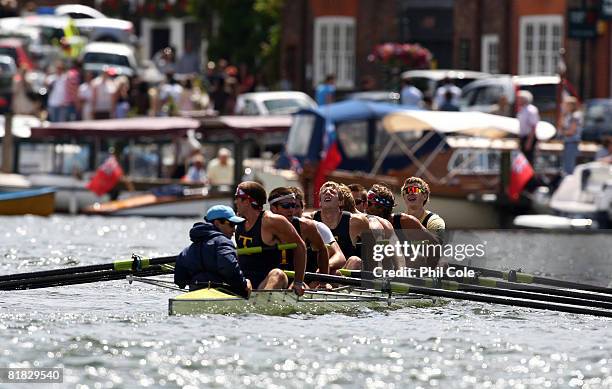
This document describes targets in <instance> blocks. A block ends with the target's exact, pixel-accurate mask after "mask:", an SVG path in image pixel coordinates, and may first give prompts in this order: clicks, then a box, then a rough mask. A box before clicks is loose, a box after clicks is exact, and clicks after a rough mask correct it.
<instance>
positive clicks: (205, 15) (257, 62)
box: [189, 0, 284, 74]
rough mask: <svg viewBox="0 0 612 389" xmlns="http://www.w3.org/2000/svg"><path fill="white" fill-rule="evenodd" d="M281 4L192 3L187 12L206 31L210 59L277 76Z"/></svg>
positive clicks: (267, 0)
mask: <svg viewBox="0 0 612 389" xmlns="http://www.w3.org/2000/svg"><path fill="white" fill-rule="evenodd" d="M283 1H284V0H209V1H198V0H191V2H190V7H189V10H190V13H191V14H192V15H194V16H196V17H197V18H198V19H200V20H201V21H202V22H204V24H205V25H206V26H207V27H208V32H209V34H208V37H209V46H208V56H209V58H211V59H213V60H218V59H220V58H225V59H227V60H228V61H230V62H231V63H234V64H240V63H245V64H247V65H248V66H249V68H250V69H256V70H258V71H262V70H264V69H265V72H266V73H273V74H276V73H278V56H279V55H278V53H279V42H280V11H281V8H282V4H283ZM215 20H218V26H216V28H215V26H213V25H214V24H215V23H216V22H215Z"/></svg>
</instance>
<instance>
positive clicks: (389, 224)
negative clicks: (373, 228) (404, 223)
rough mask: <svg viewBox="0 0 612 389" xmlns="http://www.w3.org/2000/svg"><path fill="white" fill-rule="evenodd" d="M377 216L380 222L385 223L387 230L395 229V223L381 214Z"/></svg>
mask: <svg viewBox="0 0 612 389" xmlns="http://www.w3.org/2000/svg"><path fill="white" fill-rule="evenodd" d="M376 218H377V219H378V221H380V224H382V225H383V227H384V228H385V230H393V224H391V222H390V221H389V220H387V219H385V218H384V217H380V216H376Z"/></svg>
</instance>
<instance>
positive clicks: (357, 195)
mask: <svg viewBox="0 0 612 389" xmlns="http://www.w3.org/2000/svg"><path fill="white" fill-rule="evenodd" d="M348 188H349V189H350V190H351V195H352V196H353V200H355V208H356V209H357V210H358V211H359V212H361V213H367V212H366V207H367V205H368V191H367V190H366V188H364V187H363V185H361V184H350V185H348Z"/></svg>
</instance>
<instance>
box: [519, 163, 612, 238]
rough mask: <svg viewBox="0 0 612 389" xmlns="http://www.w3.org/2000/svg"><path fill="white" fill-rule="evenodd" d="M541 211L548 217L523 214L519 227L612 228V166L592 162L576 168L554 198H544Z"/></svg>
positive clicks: (540, 205) (560, 186) (520, 217)
mask: <svg viewBox="0 0 612 389" xmlns="http://www.w3.org/2000/svg"><path fill="white" fill-rule="evenodd" d="M538 201H539V203H540V204H539V206H538V208H539V209H546V210H547V211H548V214H543V215H521V216H518V217H517V218H515V220H514V224H515V225H516V226H518V227H528V228H543V229H551V228H552V229H566V228H608V227H609V226H610V225H612V164H609V163H605V162H590V163H585V164H581V165H578V166H576V168H575V169H574V172H573V173H572V174H570V175H568V176H566V177H565V178H564V179H563V181H561V184H560V185H559V187H558V188H557V189H556V190H555V191H554V193H553V194H552V196H550V199H548V198H546V197H545V196H543V197H542V198H540V199H539V200H538Z"/></svg>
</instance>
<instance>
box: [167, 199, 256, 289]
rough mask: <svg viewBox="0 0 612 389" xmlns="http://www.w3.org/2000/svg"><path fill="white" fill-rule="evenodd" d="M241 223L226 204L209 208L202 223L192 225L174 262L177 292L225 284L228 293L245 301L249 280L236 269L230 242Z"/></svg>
mask: <svg viewBox="0 0 612 389" xmlns="http://www.w3.org/2000/svg"><path fill="white" fill-rule="evenodd" d="M243 222H244V219H243V218H241V217H238V216H236V214H235V213H234V210H233V209H231V208H230V207H228V206H226V205H215V206H212V207H210V208H209V209H208V212H207V213H206V216H205V218H204V221H203V222H199V223H195V224H194V225H193V227H192V228H191V230H190V231H189V238H190V239H191V241H192V243H191V245H189V247H187V248H185V249H184V250H183V251H182V252H181V253H180V254H179V255H178V257H177V259H176V266H175V268H174V283H175V284H177V285H178V286H179V287H180V288H181V289H182V288H184V287H185V286H187V285H189V289H190V290H197V289H200V288H205V287H208V286H209V285H210V283H214V284H227V285H228V286H229V289H230V290H231V291H232V292H234V293H236V294H238V295H240V296H243V297H247V298H248V297H249V295H250V294H251V290H252V286H251V281H249V279H247V278H245V276H244V274H243V273H242V271H241V270H240V266H239V265H238V255H237V254H236V247H235V246H234V243H233V242H232V240H231V238H232V235H233V234H234V229H235V228H236V225H237V224H241V223H243Z"/></svg>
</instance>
